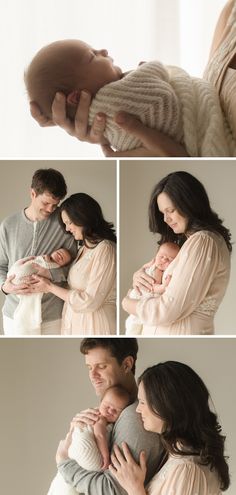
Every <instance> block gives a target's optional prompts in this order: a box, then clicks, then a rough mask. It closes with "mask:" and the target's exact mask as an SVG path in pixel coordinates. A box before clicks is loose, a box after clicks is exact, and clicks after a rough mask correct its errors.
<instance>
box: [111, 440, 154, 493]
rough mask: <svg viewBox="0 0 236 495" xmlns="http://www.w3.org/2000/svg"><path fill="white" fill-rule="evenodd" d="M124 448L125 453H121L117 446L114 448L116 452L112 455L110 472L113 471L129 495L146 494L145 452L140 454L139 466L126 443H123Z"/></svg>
mask: <svg viewBox="0 0 236 495" xmlns="http://www.w3.org/2000/svg"><path fill="white" fill-rule="evenodd" d="M122 448H123V452H121V450H120V449H119V447H118V446H117V445H115V446H114V451H113V453H112V455H111V461H112V464H111V465H110V466H109V471H111V473H112V474H113V476H115V478H116V479H117V481H118V482H119V483H120V485H121V486H122V487H123V488H125V490H126V491H127V493H128V494H133V493H135V494H137V495H143V494H146V492H145V489H144V480H145V477H146V471H147V468H146V457H145V452H144V451H142V452H141V453H140V456H139V464H137V463H136V462H135V460H134V459H133V457H132V455H131V453H130V450H129V448H128V446H127V444H126V443H124V442H123V443H122Z"/></svg>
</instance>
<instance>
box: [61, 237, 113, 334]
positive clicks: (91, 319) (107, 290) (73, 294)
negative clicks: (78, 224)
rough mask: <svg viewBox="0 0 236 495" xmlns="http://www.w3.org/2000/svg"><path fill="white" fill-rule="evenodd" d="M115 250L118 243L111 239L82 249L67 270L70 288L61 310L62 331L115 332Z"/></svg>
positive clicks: (70, 332) (79, 332) (83, 332)
mask: <svg viewBox="0 0 236 495" xmlns="http://www.w3.org/2000/svg"><path fill="white" fill-rule="evenodd" d="M115 253H116V246H115V244H114V243H113V242H111V241H108V240H103V241H101V242H100V243H99V244H97V246H96V247H95V248H93V249H88V248H86V247H82V248H81V250H80V251H79V254H78V257H77V258H76V260H75V261H74V263H73V264H72V266H71V268H70V270H69V274H68V279H67V281H68V285H69V289H70V292H69V301H68V302H66V303H65V304H64V308H63V313H62V334H64V335H79V334H80V335H89V334H91V335H110V334H115V332H116V262H115Z"/></svg>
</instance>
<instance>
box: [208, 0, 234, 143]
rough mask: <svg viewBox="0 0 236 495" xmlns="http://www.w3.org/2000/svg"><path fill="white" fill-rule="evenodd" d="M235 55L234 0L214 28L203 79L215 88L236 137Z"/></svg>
mask: <svg viewBox="0 0 236 495" xmlns="http://www.w3.org/2000/svg"><path fill="white" fill-rule="evenodd" d="M234 56H236V1H235V0H229V1H228V2H227V4H226V5H225V8H224V10H223V11H222V14H221V16H220V19H219V22H218V25H217V27H216V30H215V36H214V41H213V47H212V52H211V55H210V59H209V62H208V64H207V67H206V69H205V72H204V79H207V80H208V81H209V82H211V83H212V84H213V85H214V86H215V87H216V89H217V91H218V93H219V97H220V103H221V107H222V110H223V112H224V114H225V117H226V119H227V121H228V123H229V126H230V131H231V132H232V134H233V136H234V138H235V137H236V70H235V68H232V67H230V62H231V60H232V59H233V57H234Z"/></svg>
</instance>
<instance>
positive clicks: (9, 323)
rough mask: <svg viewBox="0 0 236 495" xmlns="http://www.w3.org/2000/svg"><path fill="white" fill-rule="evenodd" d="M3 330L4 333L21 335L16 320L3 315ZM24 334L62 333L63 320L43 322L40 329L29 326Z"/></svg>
mask: <svg viewBox="0 0 236 495" xmlns="http://www.w3.org/2000/svg"><path fill="white" fill-rule="evenodd" d="M3 331H4V335H8V336H10V335H11V336H14V337H15V336H19V335H20V333H17V331H16V330H15V325H14V320H13V319H12V318H8V316H3ZM24 335H61V320H53V321H48V322H45V323H42V324H41V327H40V329H35V328H34V329H33V330H31V329H30V328H27V329H25V330H24Z"/></svg>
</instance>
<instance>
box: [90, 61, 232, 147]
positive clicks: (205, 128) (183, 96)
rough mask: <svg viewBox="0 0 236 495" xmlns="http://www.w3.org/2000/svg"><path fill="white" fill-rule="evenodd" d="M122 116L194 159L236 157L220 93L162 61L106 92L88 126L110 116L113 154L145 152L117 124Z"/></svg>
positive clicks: (101, 94) (98, 97)
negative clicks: (116, 117)
mask: <svg viewBox="0 0 236 495" xmlns="http://www.w3.org/2000/svg"><path fill="white" fill-rule="evenodd" d="M119 110H125V111H127V112H129V113H131V114H133V115H136V116H137V117H138V118H139V119H140V120H141V121H142V122H143V123H144V124H145V125H147V126H148V127H151V128H155V129H158V130H160V131H162V132H163V133H165V134H168V135H169V136H171V137H173V138H174V140H175V141H177V142H180V143H183V144H184V146H185V148H186V150H187V152H188V154H189V155H190V156H236V142H235V140H234V139H233V136H232V134H231V132H230V129H229V126H228V123H227V121H226V120H225V118H224V116H223V113H222V110H221V107H220V102H219V97H218V94H217V92H216V90H215V88H214V87H213V86H212V85H211V84H210V83H209V82H207V81H205V80H203V79H198V78H193V77H190V76H189V75H188V74H187V73H186V72H185V71H184V70H182V69H180V68H178V67H172V66H163V65H162V64H161V63H160V62H157V61H154V62H147V63H145V64H142V65H141V66H139V67H138V69H137V70H135V71H133V72H130V73H128V74H127V75H126V76H125V77H123V79H120V80H119V81H116V82H114V83H110V84H107V85H106V86H104V87H103V88H101V89H100V90H99V91H98V93H97V94H96V96H95V98H94V99H93V101H92V103H91V106H90V112H89V124H90V125H91V123H92V121H93V119H94V117H95V114H96V113H98V112H105V113H106V115H107V124H106V130H105V137H106V138H107V139H108V141H109V143H110V144H111V146H112V147H113V148H115V149H116V150H118V151H124V150H131V149H134V148H137V147H139V146H141V144H142V143H141V141H139V140H138V139H136V138H134V137H133V136H130V135H128V134H127V133H126V132H125V131H123V130H121V129H120V128H119V127H118V126H117V125H116V124H115V123H114V121H113V117H114V115H115V114H116V113H117V112H118V111H119Z"/></svg>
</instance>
